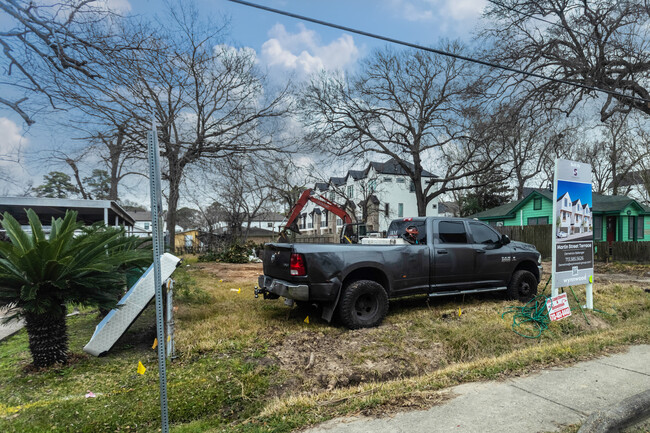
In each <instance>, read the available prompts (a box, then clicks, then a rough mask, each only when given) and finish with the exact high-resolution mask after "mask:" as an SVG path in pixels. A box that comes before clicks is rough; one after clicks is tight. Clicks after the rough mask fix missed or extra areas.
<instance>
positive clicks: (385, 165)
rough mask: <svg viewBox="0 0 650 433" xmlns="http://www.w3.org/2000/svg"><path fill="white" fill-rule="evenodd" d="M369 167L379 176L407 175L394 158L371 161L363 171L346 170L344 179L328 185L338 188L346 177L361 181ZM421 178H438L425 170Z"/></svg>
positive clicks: (332, 180) (318, 184) (406, 163)
mask: <svg viewBox="0 0 650 433" xmlns="http://www.w3.org/2000/svg"><path fill="white" fill-rule="evenodd" d="M403 163H404V164H405V165H406V166H407V167H409V168H410V169H411V170H412V169H413V167H414V164H412V163H410V162H408V161H403ZM371 167H372V168H374V169H375V171H376V172H377V173H379V174H393V175H403V176H407V175H408V173H407V172H406V171H405V170H404V168H403V167H402V166H401V165H400V163H399V162H398V161H397V160H396V159H395V158H391V159H389V160H387V161H384V162H376V161H371V162H370V163H368V166H367V167H366V168H365V169H364V170H348V173H347V174H346V175H345V176H344V177H330V181H329V183H330V184H332V185H334V186H340V185H343V184H345V183H346V182H347V179H348V177H352V178H353V179H354V180H359V179H363V178H365V177H366V176H368V172H369V171H370V168H371ZM422 177H429V178H436V177H438V176H436V175H435V174H433V173H430V172H428V171H426V170H422ZM320 185H321V183H317V184H316V189H318V188H319V186H320ZM326 189H327V188H324V189H322V190H326Z"/></svg>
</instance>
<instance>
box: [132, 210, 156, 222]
mask: <svg viewBox="0 0 650 433" xmlns="http://www.w3.org/2000/svg"><path fill="white" fill-rule="evenodd" d="M129 215H131V216H132V217H133V219H134V220H135V221H151V212H149V211H137V210H134V211H129Z"/></svg>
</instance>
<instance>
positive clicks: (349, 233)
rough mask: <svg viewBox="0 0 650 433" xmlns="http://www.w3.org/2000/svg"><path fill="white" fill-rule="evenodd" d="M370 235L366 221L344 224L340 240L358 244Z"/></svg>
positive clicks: (344, 242)
mask: <svg viewBox="0 0 650 433" xmlns="http://www.w3.org/2000/svg"><path fill="white" fill-rule="evenodd" d="M367 235H368V226H366V224H365V223H350V224H344V225H343V227H342V228H341V236H340V239H339V242H340V243H342V244H357V243H359V242H361V239H363V238H365V237H366V236H367Z"/></svg>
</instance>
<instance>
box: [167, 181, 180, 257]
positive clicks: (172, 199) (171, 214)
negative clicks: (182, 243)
mask: <svg viewBox="0 0 650 433" xmlns="http://www.w3.org/2000/svg"><path fill="white" fill-rule="evenodd" d="M179 189H180V177H170V179H169V199H168V200H167V231H168V232H169V252H171V253H172V254H174V249H175V247H176V245H175V244H176V208H177V206H178V198H179Z"/></svg>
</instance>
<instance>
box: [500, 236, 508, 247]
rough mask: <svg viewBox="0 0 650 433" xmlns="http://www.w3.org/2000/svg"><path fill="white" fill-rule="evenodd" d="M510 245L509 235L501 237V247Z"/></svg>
mask: <svg viewBox="0 0 650 433" xmlns="http://www.w3.org/2000/svg"><path fill="white" fill-rule="evenodd" d="M509 243H510V238H509V237H508V235H501V245H508V244H509Z"/></svg>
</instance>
